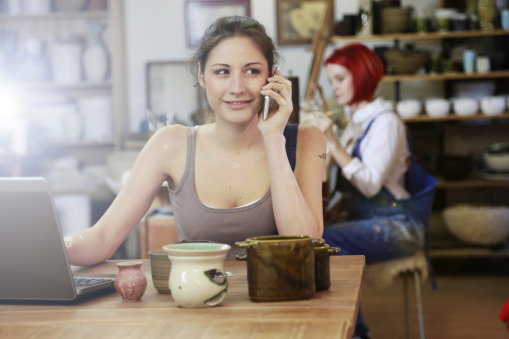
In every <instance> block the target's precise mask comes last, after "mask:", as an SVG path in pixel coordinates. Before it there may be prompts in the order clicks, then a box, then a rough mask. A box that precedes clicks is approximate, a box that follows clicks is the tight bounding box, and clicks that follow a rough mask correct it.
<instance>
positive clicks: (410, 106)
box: [396, 99, 422, 118]
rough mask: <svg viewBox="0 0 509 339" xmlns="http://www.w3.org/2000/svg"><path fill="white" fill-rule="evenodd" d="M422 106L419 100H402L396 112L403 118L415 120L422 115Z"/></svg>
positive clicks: (397, 105)
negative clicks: (414, 118)
mask: <svg viewBox="0 0 509 339" xmlns="http://www.w3.org/2000/svg"><path fill="white" fill-rule="evenodd" d="M421 110H422V104H421V102H420V101H419V100H416V99H408V100H401V101H400V102H398V103H397V104H396V111H397V112H398V114H399V115H400V116H401V117H402V118H413V117H415V116H417V115H419V113H421Z"/></svg>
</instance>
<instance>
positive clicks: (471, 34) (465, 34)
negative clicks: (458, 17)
mask: <svg viewBox="0 0 509 339" xmlns="http://www.w3.org/2000/svg"><path fill="white" fill-rule="evenodd" d="M508 34H509V30H505V29H494V30H489V31H453V32H428V33H395V34H380V35H366V36H356V35H355V36H333V37H332V38H331V42H333V43H341V42H349V41H380V40H391V41H394V40H433V39H448V38H476V37H487V36H498V35H508Z"/></svg>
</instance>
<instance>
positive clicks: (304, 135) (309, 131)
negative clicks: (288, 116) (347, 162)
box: [297, 124, 325, 142]
mask: <svg viewBox="0 0 509 339" xmlns="http://www.w3.org/2000/svg"><path fill="white" fill-rule="evenodd" d="M298 126H299V128H298V131H297V140H298V141H310V140H323V141H324V142H325V138H324V136H323V133H322V131H320V129H319V128H318V127H316V126H313V125H305V124H299V125H298Z"/></svg>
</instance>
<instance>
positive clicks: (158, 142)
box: [147, 125, 189, 153]
mask: <svg viewBox="0 0 509 339" xmlns="http://www.w3.org/2000/svg"><path fill="white" fill-rule="evenodd" d="M188 129H189V127H186V126H182V125H170V126H166V127H163V128H161V129H160V130H158V131H157V132H156V133H155V134H154V135H153V136H152V137H151V138H150V139H149V142H147V146H148V147H150V148H152V149H156V150H160V151H164V152H165V153H166V152H168V151H170V152H179V151H182V150H184V151H185V150H186V149H187V147H186V145H187V139H188Z"/></svg>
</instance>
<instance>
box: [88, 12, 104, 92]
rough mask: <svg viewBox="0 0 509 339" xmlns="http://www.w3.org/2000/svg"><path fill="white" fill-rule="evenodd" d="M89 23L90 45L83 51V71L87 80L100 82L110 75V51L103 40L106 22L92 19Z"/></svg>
mask: <svg viewBox="0 0 509 339" xmlns="http://www.w3.org/2000/svg"><path fill="white" fill-rule="evenodd" d="M88 25H89V32H90V34H89V41H88V45H87V47H86V48H85V50H84V51H83V71H84V73H85V80H86V81H91V82H99V81H103V80H105V79H106V77H107V76H108V64H109V58H108V52H107V51H106V47H105V46H104V44H103V43H102V41H101V34H102V32H103V30H104V24H103V23H101V22H99V21H94V20H90V21H89V22H88Z"/></svg>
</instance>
